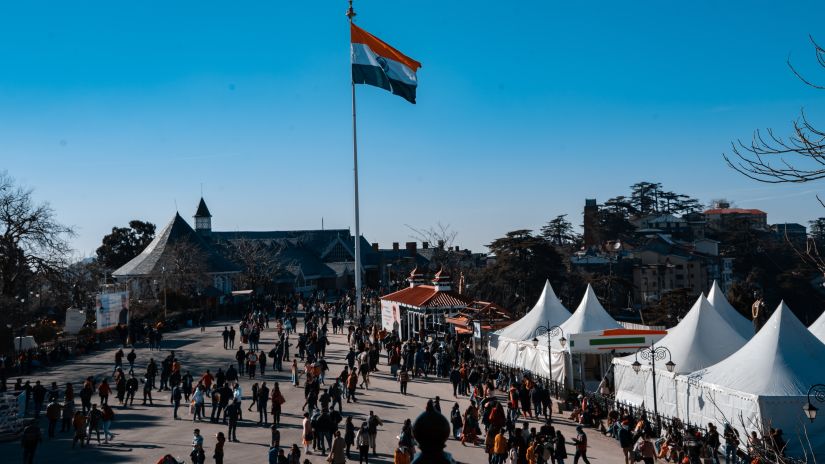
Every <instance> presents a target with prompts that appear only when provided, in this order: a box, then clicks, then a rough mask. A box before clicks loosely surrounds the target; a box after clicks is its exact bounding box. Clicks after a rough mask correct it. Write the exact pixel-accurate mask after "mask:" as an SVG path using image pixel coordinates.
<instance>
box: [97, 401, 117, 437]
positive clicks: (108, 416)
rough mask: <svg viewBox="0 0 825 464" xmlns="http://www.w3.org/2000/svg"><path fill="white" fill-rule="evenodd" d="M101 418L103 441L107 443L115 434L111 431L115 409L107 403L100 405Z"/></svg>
mask: <svg viewBox="0 0 825 464" xmlns="http://www.w3.org/2000/svg"><path fill="white" fill-rule="evenodd" d="M100 412H101V417H100V418H101V420H102V421H103V442H104V443H109V440H114V439H115V436H114V434H112V432H111V428H112V420H113V419H114V418H115V411H114V410H113V409H112V408H111V407H110V406H109V405H108V404H104V405H103V406H101V411H100Z"/></svg>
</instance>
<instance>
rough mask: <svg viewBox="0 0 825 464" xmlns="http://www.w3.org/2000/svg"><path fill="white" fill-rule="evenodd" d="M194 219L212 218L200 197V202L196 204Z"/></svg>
mask: <svg viewBox="0 0 825 464" xmlns="http://www.w3.org/2000/svg"><path fill="white" fill-rule="evenodd" d="M195 217H212V215H211V214H210V213H209V208H207V207H206V202H205V201H203V197H201V202H200V203H198V210H197V211H195Z"/></svg>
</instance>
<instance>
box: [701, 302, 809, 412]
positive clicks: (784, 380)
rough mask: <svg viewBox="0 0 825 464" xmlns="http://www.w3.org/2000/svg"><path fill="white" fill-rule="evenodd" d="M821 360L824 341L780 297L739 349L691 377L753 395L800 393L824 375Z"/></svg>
mask: <svg viewBox="0 0 825 464" xmlns="http://www.w3.org/2000/svg"><path fill="white" fill-rule="evenodd" d="M822 360H825V344H823V343H822V342H820V341H819V340H818V339H817V338H816V337H815V336H814V335H813V334H811V333H810V332H809V331H808V330H807V329H806V328H805V326H804V325H803V324H802V323H801V322H799V319H797V318H796V316H794V315H793V313H792V312H791V310H790V309H788V306H787V305H785V302H784V301H783V302H782V303H780V304H779V307H778V308H776V311H774V313H773V315H772V316H771V317H770V319H768V322H767V323H765V325H764V326H763V327H762V329H761V330H760V331H759V333H757V334H756V335H754V336H753V338H752V339H751V340H750V341H749V342H748V343H747V344H746V345H745V346H743V347H742V349H740V350H739V351H737V352H736V353H733V354H732V355H730V356H729V357H727V358H725V359H724V360H722V361H720V362H719V363H717V364H714V365H712V366H710V367H708V368H707V369H704V370H702V371H699V372H696V373H694V374H693V377H697V378H699V379H701V380H702V381H703V382H705V383H710V384H716V385H719V386H722V387H726V388H729V389H731V390H736V391H740V392H744V393H750V394H753V395H760V396H804V395H806V394H807V393H808V389H809V388H810V386H811V385H814V384H816V383H821V382H822V379H823V377H825V364H823V362H822ZM743 366H747V369H743ZM755 373H756V375H754V374H755Z"/></svg>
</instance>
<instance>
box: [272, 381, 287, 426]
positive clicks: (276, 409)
mask: <svg viewBox="0 0 825 464" xmlns="http://www.w3.org/2000/svg"><path fill="white" fill-rule="evenodd" d="M270 399H271V400H272V423H273V424H276V425H280V423H281V405H283V404H284V403H286V399H285V398H284V395H282V394H281V388H280V387H279V386H278V382H275V383H274V384H273V385H272V393H271V398H270Z"/></svg>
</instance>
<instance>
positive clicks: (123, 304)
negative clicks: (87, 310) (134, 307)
mask: <svg viewBox="0 0 825 464" xmlns="http://www.w3.org/2000/svg"><path fill="white" fill-rule="evenodd" d="M95 317H96V318H97V331H98V332H103V331H106V330H111V329H114V328H115V327H117V326H118V325H119V324H123V325H126V324H128V323H129V292H113V293H100V294H98V295H97V298H96V301H95Z"/></svg>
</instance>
